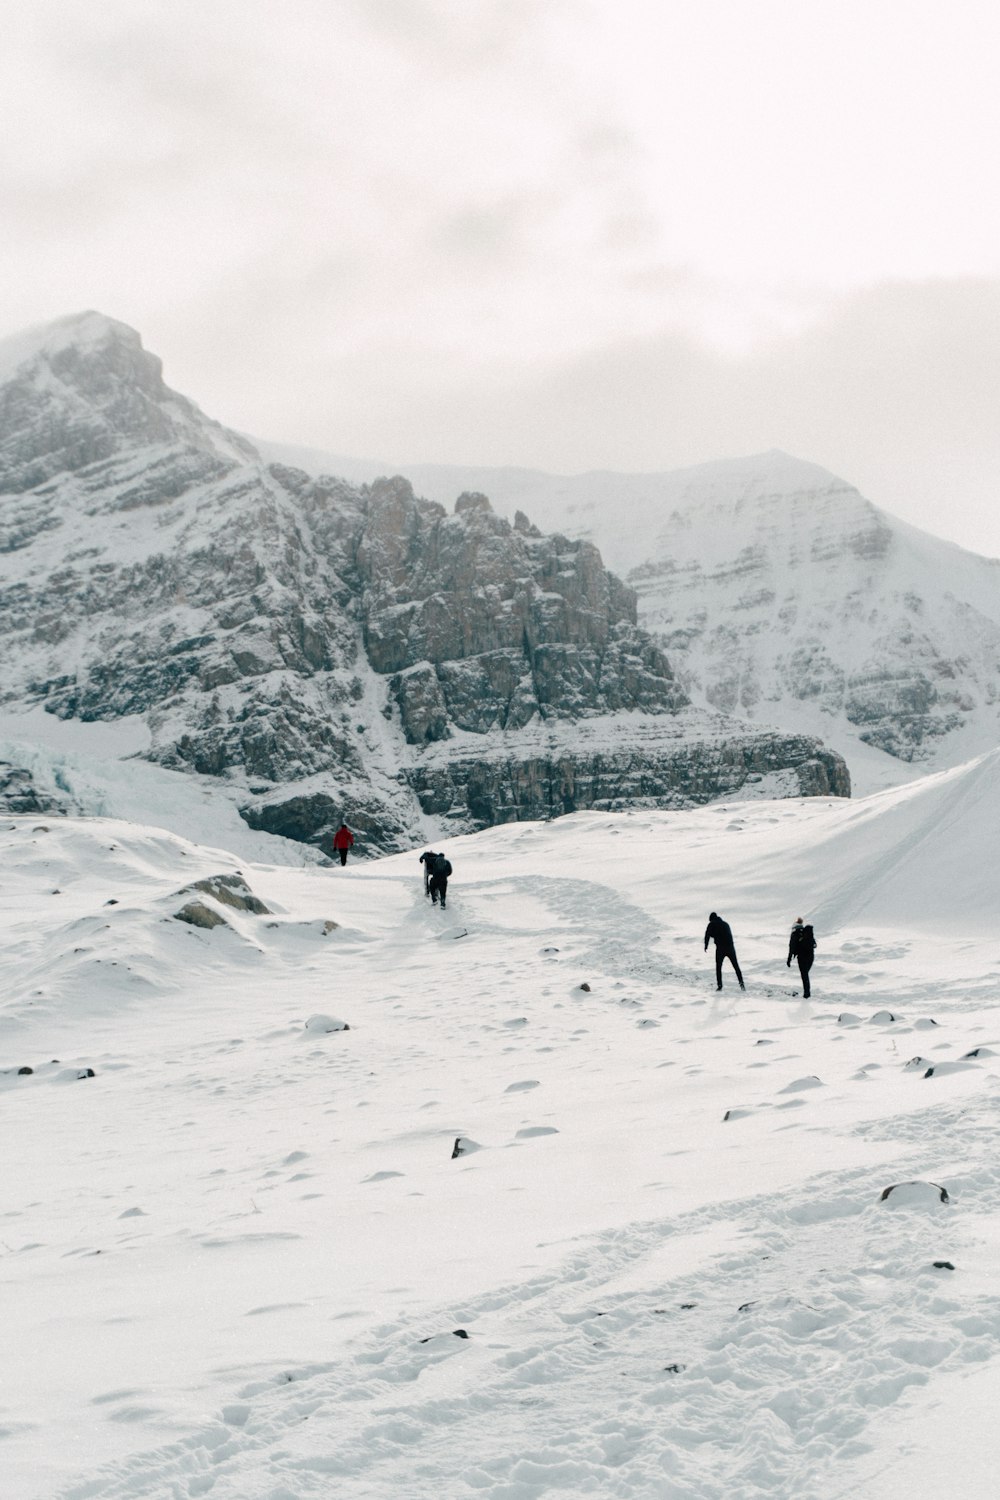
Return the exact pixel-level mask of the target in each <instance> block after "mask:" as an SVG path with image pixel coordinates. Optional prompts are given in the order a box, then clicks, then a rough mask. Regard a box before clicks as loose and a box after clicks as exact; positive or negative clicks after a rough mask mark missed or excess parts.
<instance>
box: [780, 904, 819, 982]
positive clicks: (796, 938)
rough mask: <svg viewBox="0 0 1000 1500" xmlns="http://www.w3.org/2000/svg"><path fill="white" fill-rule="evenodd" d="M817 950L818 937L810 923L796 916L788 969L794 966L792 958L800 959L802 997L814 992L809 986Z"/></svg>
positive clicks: (790, 940)
mask: <svg viewBox="0 0 1000 1500" xmlns="http://www.w3.org/2000/svg"><path fill="white" fill-rule="evenodd" d="M815 952H816V937H815V934H814V933H813V930H812V927H811V926H810V924H809V923H808V922H807V923H803V921H802V918H801V917H796V918H795V926H794V927H793V928H792V930H791V932H790V933H789V937H788V961H787V963H786V964H785V967H786V968H787V969H790V968H791V967H792V959H793V958H795V959H797V960H798V964H799V973H800V974H801V975H802V998H803V999H804V1000H808V999H809V996H810V994H811V993H812V992H811V990H810V988H809V970H810V969H811V968H812V964H813V955H814V954H815Z"/></svg>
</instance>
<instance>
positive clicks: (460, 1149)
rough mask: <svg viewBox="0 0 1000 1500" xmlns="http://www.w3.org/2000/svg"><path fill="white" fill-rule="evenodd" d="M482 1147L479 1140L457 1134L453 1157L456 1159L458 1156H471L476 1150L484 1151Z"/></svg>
mask: <svg viewBox="0 0 1000 1500" xmlns="http://www.w3.org/2000/svg"><path fill="white" fill-rule="evenodd" d="M482 1149H483V1148H482V1146H480V1144H479V1142H478V1141H473V1140H470V1138H469V1137H468V1136H467V1135H457V1136H456V1137H455V1144H454V1146H453V1148H452V1153H451V1159H452V1161H454V1160H455V1157H456V1156H471V1155H472V1154H473V1152H474V1151H482Z"/></svg>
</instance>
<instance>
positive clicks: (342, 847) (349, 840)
mask: <svg viewBox="0 0 1000 1500" xmlns="http://www.w3.org/2000/svg"><path fill="white" fill-rule="evenodd" d="M353 843H354V834H353V833H352V832H351V830H350V829H349V828H348V826H347V824H346V823H341V825H340V827H339V828H338V829H337V832H336V833H335V834H334V835H333V847H334V850H335V852H336V853H337V854H339V855H340V863H341V867H343V866H344V865H346V864H347V851H348V849H350V847H351V845H352V844H353Z"/></svg>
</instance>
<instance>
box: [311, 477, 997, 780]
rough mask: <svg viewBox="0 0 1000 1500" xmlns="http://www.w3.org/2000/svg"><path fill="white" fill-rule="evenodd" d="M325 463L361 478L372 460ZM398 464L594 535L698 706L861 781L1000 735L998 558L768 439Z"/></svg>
mask: <svg viewBox="0 0 1000 1500" xmlns="http://www.w3.org/2000/svg"><path fill="white" fill-rule="evenodd" d="M302 457H303V462H305V463H307V464H310V465H312V466H314V467H318V468H321V467H323V464H322V461H321V459H320V458H319V456H318V455H315V454H314V455H309V454H304V455H303V456H302ZM330 462H331V463H333V464H337V463H340V464H341V467H342V468H343V467H346V468H348V469H349V470H350V471H351V472H352V473H353V475H354V477H355V478H357V479H362V478H364V477H365V476H366V475H367V474H368V473H369V472H374V471H375V470H376V469H377V465H375V464H368V465H366V464H362V463H358V462H354V463H353V464H352V463H347V464H346V465H345V464H344V463H343V461H341V460H339V459H338V460H331V461H330ZM404 472H406V474H407V475H408V477H410V478H411V479H412V481H413V483H414V485H415V486H416V488H417V490H418V491H419V492H420V493H421V494H425V495H427V496H429V497H430V498H432V499H441V498H443V497H445V496H447V495H449V494H455V493H457V492H458V490H459V489H462V488H466V487H469V486H474V487H475V488H477V489H481V490H483V491H485V492H486V493H487V494H489V495H490V497H491V499H492V500H493V503H494V504H495V505H496V506H497V508H498V509H499V510H501V511H504V512H507V513H510V512H512V511H513V510H514V509H515V508H517V507H520V508H522V509H525V510H527V511H529V512H530V514H531V516H532V518H533V519H534V520H535V521H536V522H537V523H538V524H539V525H540V526H541V527H543V529H545V530H558V531H563V532H565V534H566V535H567V536H571V537H577V538H585V539H587V540H588V541H591V542H593V543H594V545H595V546H597V547H599V548H600V550H601V554H602V556H603V557H604V559H605V561H606V563H607V565H608V566H609V567H611V568H613V569H614V570H615V571H616V572H617V573H619V574H620V575H621V576H622V577H623V578H625V579H626V580H627V582H628V583H630V584H631V585H632V587H633V588H634V589H635V590H636V591H637V593H638V597H639V621H640V623H641V624H642V625H643V626H644V627H645V628H646V629H647V630H649V631H650V632H651V633H652V634H653V635H654V636H655V637H656V639H657V640H658V641H659V642H660V643H661V644H662V645H663V647H664V649H665V650H666V652H667V655H668V657H669V659H670V661H671V664H672V665H673V667H674V669H675V671H676V673H677V676H678V679H679V681H680V682H681V683H682V684H683V686H684V688H685V690H686V691H687V692H688V693H689V694H690V696H691V698H692V699H693V701H694V702H695V703H700V704H703V705H706V706H709V707H712V708H716V709H720V710H723V711H725V712H727V713H733V714H737V715H742V716H745V717H746V718H747V719H748V720H750V721H752V722H759V723H767V724H775V725H779V726H780V727H782V728H784V729H785V730H788V731H794V732H798V733H806V734H813V735H819V736H821V737H822V738H823V739H824V741H825V742H826V743H828V744H830V745H832V746H833V747H835V748H836V749H837V750H838V751H840V753H841V754H843V755H844V756H845V758H846V760H847V762H848V765H849V766H850V768H851V773H852V777H853V778H854V781H855V784H856V788H858V787H860V788H862V789H864V788H866V787H869V786H871V787H875V786H878V785H884V784H888V783H891V782H893V781H898V780H901V779H905V778H908V777H910V776H912V775H914V774H916V772H917V770H918V769H922V770H927V769H929V768H934V767H939V766H941V767H943V766H948V765H955V764H958V763H960V762H962V761H964V760H966V759H968V758H969V757H970V756H972V755H975V754H978V753H980V752H981V751H983V750H985V749H987V748H989V747H991V746H993V745H995V744H996V743H997V742H998V740H1000V561H997V560H995V559H987V558H984V557H980V556H977V555H976V554H975V553H971V552H966V551H964V550H963V549H962V548H960V547H956V546H954V545H953V544H952V543H950V542H945V541H941V540H940V539H938V538H936V537H933V536H930V535H928V534H927V533H925V532H921V531H919V530H917V529H916V528H914V527H912V526H909V525H907V524H906V523H905V522H902V521H899V520H897V519H896V518H895V517H894V516H891V515H889V514H887V513H886V512H885V511H882V510H880V509H879V508H878V507H877V506H875V505H873V504H872V503H871V502H870V501H869V500H866V499H865V498H864V497H863V496H862V495H861V494H859V493H858V491H857V490H856V489H854V488H853V487H852V486H851V485H849V484H847V483H846V482H845V481H843V480H841V479H838V478H836V477H835V476H834V475H832V474H829V473H827V472H826V471H825V470H824V469H821V468H818V467H817V466H816V465H814V464H809V463H805V462H803V461H801V460H799V459H795V458H792V457H789V455H787V454H784V453H780V452H772V453H764V454H759V455H757V456H755V457H752V458H747V459H741V460H733V461H729V462H717V463H710V464H704V465H701V466H699V467H697V468H693V469H685V470H680V471H677V472H674V473H667V474H632V475H629V474H612V473H593V474H583V475H579V476H577V477H574V478H559V477H555V476H551V475H546V474H541V473H537V472H533V471H530V470H520V469H494V470H489V469H455V468H447V467H434V466H427V465H414V466H411V467H407V468H406V469H405V471H404Z"/></svg>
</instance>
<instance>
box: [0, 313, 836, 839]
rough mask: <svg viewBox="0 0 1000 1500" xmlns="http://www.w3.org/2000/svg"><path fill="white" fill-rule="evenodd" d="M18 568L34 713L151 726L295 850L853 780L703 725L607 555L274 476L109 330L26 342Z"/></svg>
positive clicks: (123, 334) (16, 369)
mask: <svg viewBox="0 0 1000 1500" xmlns="http://www.w3.org/2000/svg"><path fill="white" fill-rule="evenodd" d="M0 560H2V561H0V641H2V644H3V649H4V653H5V664H6V672H5V675H4V680H3V684H2V688H0V703H2V704H3V706H4V707H5V708H6V710H7V711H8V714H9V713H10V712H15V713H16V712H17V711H18V710H21V711H24V710H26V709H28V708H32V707H36V706H42V707H44V708H45V709H47V710H48V711H49V712H51V713H54V714H57V715H59V716H60V717H61V718H65V719H81V720H115V719H122V718H138V719H141V720H143V721H144V723H145V726H146V728H147V730H148V743H147V746H146V748H144V750H143V751H142V753H143V755H145V756H146V757H147V758H149V759H151V760H153V761H156V762H157V763H158V764H160V765H161V766H164V767H167V768H169V769H173V770H183V771H189V772H192V771H193V772H195V773H197V774H198V775H200V776H202V777H207V778H216V779H219V778H221V779H222V780H223V781H224V782H225V783H226V786H227V789H228V790H229V792H230V793H231V792H232V790H233V788H234V787H235V788H236V789H237V790H238V794H239V796H240V799H241V801H240V805H241V810H242V812H243V815H244V817H245V818H246V820H247V821H248V822H249V823H250V824H251V826H253V827H255V828H262V829H264V830H265V831H268V832H276V833H282V834H287V835H289V836H291V837H294V838H298V839H303V840H307V841H318V840H321V839H322V838H323V837H324V835H325V833H326V832H327V831H328V830H329V827H330V825H331V823H332V824H333V825H334V826H336V823H337V822H339V820H340V818H341V816H344V815H346V814H349V816H350V819H351V821H352V822H353V823H354V824H355V825H356V827H357V828H358V829H359V831H360V832H361V833H362V834H363V835H364V836H365V839H364V843H365V846H366V847H368V848H375V849H386V848H393V847H407V846H410V845H412V844H413V843H415V842H419V841H420V840H422V839H423V838H425V837H428V838H429V837H431V836H433V834H434V832H435V831H436V830H439V829H441V828H445V829H453V830H456V831H457V830H465V829H469V828H475V827H482V826H484V825H486V824H490V823H494V822H503V821H508V820H512V819H516V818H523V817H543V816H552V815H554V814H557V813H560V812H565V811H571V810H573V809H575V808H577V807H589V806H594V805H598V806H606V807H612V806H625V805H632V804H634V803H636V802H643V803H644V804H645V805H653V806H676V805H683V804H685V803H688V802H692V801H704V800H706V799H708V798H711V797H713V796H719V795H729V794H732V793H734V792H736V791H738V790H739V789H740V788H742V787H744V786H745V785H746V784H747V783H748V782H751V781H752V783H753V784H754V785H756V786H758V787H760V786H761V785H762V784H763V783H762V781H761V778H771V780H769V781H767V783H766V784H767V785H768V786H771V787H772V788H780V789H781V790H783V791H784V792H785V793H789V792H790V793H795V794H798V793H812V792H818V793H829V792H833V793H837V794H846V793H847V792H848V791H849V780H848V778H847V775H846V770H845V768H844V766H843V764H842V762H841V761H840V760H839V759H838V757H836V756H835V755H832V754H830V753H829V752H827V751H826V750H824V749H823V748H822V747H821V746H820V745H818V744H817V743H816V741H815V740H813V739H811V738H808V737H804V736H801V735H796V734H793V735H788V734H782V733H775V732H773V731H772V730H771V729H770V728H768V729H767V730H764V731H752V732H748V731H747V729H746V728H745V726H743V725H741V724H739V723H738V722H737V721H734V720H732V719H730V718H727V717H726V716H724V715H722V714H720V713H718V712H714V713H706V712H704V711H703V710H699V711H695V710H692V709H691V708H690V706H689V704H688V699H687V696H686V694H685V692H684V690H683V688H682V687H681V685H680V684H679V683H678V681H677V680H676V678H675V676H674V673H673V671H672V668H671V666H670V663H669V661H668V659H667V658H666V656H665V655H664V653H663V651H662V649H661V648H660V647H659V646H657V644H656V643H655V642H654V641H653V640H652V639H651V638H650V637H649V635H648V634H646V633H645V632H644V631H642V630H641V629H639V628H638V627H637V625H636V598H635V594H634V593H633V591H632V590H631V589H629V588H627V587H626V586H624V585H623V584H622V583H621V582H620V581H619V579H618V578H617V577H615V576H614V575H613V574H611V573H609V572H608V571H607V570H606V569H605V567H604V565H603V563H602V560H601V557H600V555H599V553H598V551H597V550H596V549H595V548H594V546H593V545H591V544H590V543H589V542H587V541H585V540H580V539H571V540H567V539H566V538H565V537H551V536H545V535H543V534H542V533H541V532H540V531H539V530H538V529H537V528H536V527H535V526H533V525H532V524H531V523H530V522H529V521H527V520H526V519H525V518H524V517H520V518H518V519H517V520H516V521H515V523H514V524H513V525H511V524H510V522H508V521H507V520H505V519H503V518H502V517H500V516H498V515H496V514H495V513H494V512H493V510H492V509H491V507H490V504H489V502H488V501H487V500H486V499H485V498H484V497H483V496H482V495H477V494H473V493H467V494H464V495H462V496H460V497H459V499H458V501H457V502H456V504H455V507H454V511H453V513H451V514H449V513H447V512H446V510H445V509H444V507H442V506H441V505H438V504H437V503H435V502H433V501H428V500H422V499H418V498H417V497H415V496H414V494H413V491H412V489H411V487H410V485H409V483H408V482H407V481H406V480H403V479H398V478H397V479H387V480H382V481H380V482H378V483H376V484H374V485H372V486H362V487H360V488H359V487H355V486H353V485H351V484H349V483H347V482H346V481H345V480H343V479H332V480H329V479H319V480H317V479H314V478H310V476H309V475H308V474H307V473H305V472H304V471H302V470H301V469H297V468H294V467H291V466H289V465H288V464H281V463H273V462H272V463H269V462H266V461H265V459H264V458H263V457H262V456H261V455H260V454H259V453H258V451H257V449H256V448H255V447H254V446H253V444H251V443H250V442H249V441H248V440H247V439H245V438H242V437H240V436H238V435H236V434H234V433H231V432H228V431H226V429H224V428H222V427H220V426H219V424H218V423H216V422H213V421H211V420H210V419H209V418H207V417H206V416H205V415H204V414H203V413H202V412H201V411H200V410H199V409H198V408H197V407H196V406H195V405H194V404H193V403H191V402H190V401H188V400H187V399H186V398H184V397H183V396H179V395H178V394H177V393H176V392H174V391H171V390H170V389H169V388H168V387H167V386H166V385H165V384H164V382H163V377H162V370H161V366H160V361H159V360H158V359H157V358H156V357H155V356H154V355H151V354H149V353H148V352H147V351H146V350H144V349H143V347H142V343H141V340H140V338H139V335H138V334H137V333H135V332H134V331H133V330H132V329H130V328H127V327H126V326H125V325H124V324H121V323H116V322H114V321H113V320H111V319H108V318H104V317H102V316H100V315H99V314H96V313H86V314H83V315H81V316H79V317H76V318H68V319H63V320H61V321H60V322H59V323H58V324H53V325H51V326H50V327H48V328H45V329H41V330H33V331H30V332H29V333H28V334H26V335H23V336H20V337H19V338H17V339H15V340H13V341H9V342H8V343H7V344H5V345H2V346H0ZM583 726H586V731H587V732H586V735H584V734H583V733H582V727H583ZM10 733H11V731H10V729H9V727H8V734H10ZM4 753H5V754H6V755H7V758H8V761H9V762H10V769H9V772H5V773H4V775H5V777H9V774H10V773H14V779H13V781H11V783H10V784H11V785H12V787H13V789H14V790H13V795H15V796H17V797H18V798H20V799H21V800H23V798H24V795H25V791H24V784H23V779H21V780H20V781H19V779H18V777H17V775H16V773H17V772H18V770H19V769H21V768H20V767H18V766H17V765H16V764H15V763H13V762H11V761H10V752H9V751H5V752H4ZM775 778H777V779H776V780H775ZM48 790H49V789H46V788H42V789H41V791H42V793H43V794H45V795H48Z"/></svg>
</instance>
